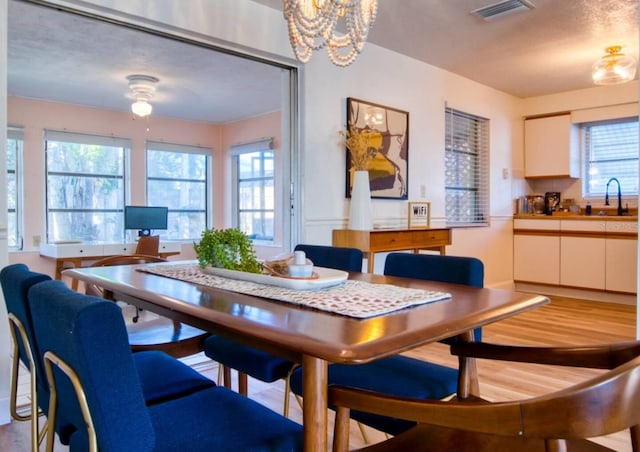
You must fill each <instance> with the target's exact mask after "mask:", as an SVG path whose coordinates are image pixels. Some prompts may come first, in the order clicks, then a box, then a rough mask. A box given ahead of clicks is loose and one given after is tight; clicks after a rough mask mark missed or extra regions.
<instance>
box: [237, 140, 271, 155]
mask: <svg viewBox="0 0 640 452" xmlns="http://www.w3.org/2000/svg"><path fill="white" fill-rule="evenodd" d="M270 149H273V138H271V137H269V138H261V139H259V140H255V141H248V142H246V143H238V144H233V145H231V149H230V152H231V155H238V154H244V153H245V152H257V151H268V150H270Z"/></svg>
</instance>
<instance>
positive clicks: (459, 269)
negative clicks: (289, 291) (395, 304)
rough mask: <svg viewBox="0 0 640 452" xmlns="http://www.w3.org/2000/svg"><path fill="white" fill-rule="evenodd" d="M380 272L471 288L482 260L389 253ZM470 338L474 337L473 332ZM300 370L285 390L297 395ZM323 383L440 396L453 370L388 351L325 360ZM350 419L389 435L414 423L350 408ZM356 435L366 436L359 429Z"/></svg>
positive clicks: (479, 280)
mask: <svg viewBox="0 0 640 452" xmlns="http://www.w3.org/2000/svg"><path fill="white" fill-rule="evenodd" d="M384 273H385V275H389V276H402V277H407V278H414V279H425V280H432V281H442V282H449V283H456V284H465V285H469V286H474V287H482V286H483V284H484V266H483V264H482V262H481V261H480V260H478V259H475V258H469V257H453V256H440V255H430V254H408V253H391V254H389V255H388V256H387V259H386V262H385V268H384ZM478 331H479V330H478ZM476 338H477V340H480V337H479V335H478V333H476ZM303 372H304V369H303V368H298V369H296V370H295V371H294V372H293V373H292V374H291V390H292V391H293V393H294V394H296V395H301V394H302V373H303ZM328 382H329V385H334V384H336V385H341V386H351V387H354V388H359V389H367V390H371V391H375V392H380V393H385V394H390V395H394V396H400V397H408V398H415V399H431V400H440V399H444V398H446V397H449V396H450V395H452V394H454V393H455V392H456V390H457V384H458V370H457V369H453V368H450V367H446V366H441V365H439V364H434V363H430V362H427V361H423V360H420V359H416V358H411V357H408V356H404V355H394V356H391V357H388V358H383V359H380V360H377V361H374V362H371V363H367V364H361V365H347V364H331V365H330V366H329V369H328ZM351 418H352V419H354V420H355V421H357V422H358V423H361V424H364V425H368V426H370V427H373V428H375V429H376V430H380V431H382V432H385V433H388V434H391V435H397V434H399V433H402V432H404V431H406V430H408V429H409V428H411V427H413V426H414V425H415V422H412V421H407V420H403V419H396V418H392V417H387V416H381V415H377V414H371V413H365V412H362V411H355V410H354V411H351ZM361 430H362V429H361ZM362 433H363V436H365V440H366V435H365V432H364V430H362Z"/></svg>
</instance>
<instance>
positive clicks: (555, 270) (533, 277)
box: [513, 220, 560, 285]
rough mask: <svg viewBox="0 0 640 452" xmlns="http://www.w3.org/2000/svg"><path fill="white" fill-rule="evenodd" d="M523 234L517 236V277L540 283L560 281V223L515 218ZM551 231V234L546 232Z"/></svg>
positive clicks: (514, 254)
mask: <svg viewBox="0 0 640 452" xmlns="http://www.w3.org/2000/svg"><path fill="white" fill-rule="evenodd" d="M514 228H518V229H520V230H521V231H522V234H519V235H515V236H514V238H513V279H514V280H516V281H527V282H534V283H540V284H553V285H558V284H559V283H560V237H559V236H558V234H557V232H558V231H559V230H560V222H559V221H556V220H549V221H537V220H515V224H514ZM545 234H550V235H545Z"/></svg>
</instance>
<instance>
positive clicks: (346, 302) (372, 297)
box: [139, 264, 451, 318]
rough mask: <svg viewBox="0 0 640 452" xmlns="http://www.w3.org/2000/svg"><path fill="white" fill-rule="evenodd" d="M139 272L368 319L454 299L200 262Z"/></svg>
mask: <svg viewBox="0 0 640 452" xmlns="http://www.w3.org/2000/svg"><path fill="white" fill-rule="evenodd" d="M139 270H140V271H143V272H146V273H152V274H155V275H159V276H164V277H167V278H173V279H179V280H181V281H188V282H191V283H194V284H200V285H203V286H208V287H215V288H217V289H223V290H228V291H231V292H237V293H242V294H245V295H253V296H256V297H262V298H268V299H272V300H277V301H284V302H288V303H294V304H297V305H302V306H307V307H310V308H315V309H319V310H322V311H327V312H332V313H335V314H340V315H344V316H348V317H355V318H368V317H375V316H378V315H382V314H387V313H389V312H393V311H397V310H400V309H403V308H407V307H409V306H416V305H420V304H425V303H431V302H434V301H438V300H444V299H446V298H451V294H449V293H445V292H435V291H431V290H421V289H410V288H406V287H398V286H393V285H390V284H372V283H368V282H364V281H353V280H346V281H345V282H343V283H341V284H338V285H336V286H332V287H328V288H324V289H317V290H293V289H288V288H283V287H276V286H269V285H267V284H258V283H254V282H250V281H240V280H236V279H229V278H223V277H220V276H214V275H211V274H207V273H204V272H203V271H202V270H201V269H200V267H198V265H197V264H170V265H157V266H152V267H141V268H139Z"/></svg>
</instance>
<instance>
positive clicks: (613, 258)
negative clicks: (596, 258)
mask: <svg viewBox="0 0 640 452" xmlns="http://www.w3.org/2000/svg"><path fill="white" fill-rule="evenodd" d="M607 232H610V233H611V234H615V233H622V234H624V233H629V232H631V233H634V232H635V238H633V237H627V238H618V239H607V245H606V258H605V267H606V280H605V289H606V290H609V291H613V292H627V293H636V291H637V289H638V271H637V268H638V267H637V265H638V240H637V234H638V223H637V222H626V221H625V222H616V223H607Z"/></svg>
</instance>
